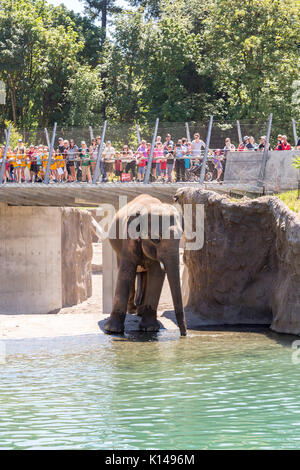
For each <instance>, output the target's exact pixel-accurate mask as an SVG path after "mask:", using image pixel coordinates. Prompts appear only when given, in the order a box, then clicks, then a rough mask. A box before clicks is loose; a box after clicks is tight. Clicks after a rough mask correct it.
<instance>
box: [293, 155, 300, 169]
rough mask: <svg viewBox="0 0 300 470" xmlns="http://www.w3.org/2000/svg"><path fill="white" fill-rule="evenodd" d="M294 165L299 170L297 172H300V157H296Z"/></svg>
mask: <svg viewBox="0 0 300 470" xmlns="http://www.w3.org/2000/svg"><path fill="white" fill-rule="evenodd" d="M292 165H293V167H294V168H297V170H300V156H299V155H296V157H295V158H294V160H293V163H292Z"/></svg>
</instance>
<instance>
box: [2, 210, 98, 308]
mask: <svg viewBox="0 0 300 470" xmlns="http://www.w3.org/2000/svg"><path fill="white" fill-rule="evenodd" d="M90 225H91V216H90V214H89V213H88V212H87V211H80V210H78V209H71V208H68V209H62V208H56V207H24V206H20V207H11V206H7V205H5V204H0V314H35V313H37V314H43V313H50V312H53V311H57V310H59V309H60V308H62V307H64V306H67V305H75V304H77V303H81V302H83V301H84V300H86V299H87V298H88V297H90V296H91V295H92V279H91V261H92V255H93V249H92V239H91V230H90Z"/></svg>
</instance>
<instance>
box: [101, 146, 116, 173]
mask: <svg viewBox="0 0 300 470" xmlns="http://www.w3.org/2000/svg"><path fill="white" fill-rule="evenodd" d="M115 153H116V152H115V149H114V147H112V145H111V141H110V140H108V141H107V142H106V146H105V149H104V150H103V153H102V158H103V159H104V172H105V173H106V178H107V180H108V181H113V179H114V156H115Z"/></svg>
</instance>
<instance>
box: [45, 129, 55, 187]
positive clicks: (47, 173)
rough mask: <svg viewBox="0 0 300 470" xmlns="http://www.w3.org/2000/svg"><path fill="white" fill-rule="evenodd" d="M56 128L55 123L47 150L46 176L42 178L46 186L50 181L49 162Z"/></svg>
mask: <svg viewBox="0 0 300 470" xmlns="http://www.w3.org/2000/svg"><path fill="white" fill-rule="evenodd" d="M56 127H57V123H56V122H55V123H54V127H53V133H52V139H51V144H50V148H49V155H48V161H47V168H46V174H45V178H44V184H48V183H49V179H50V168H51V160H52V154H53V149H54V144H55V135H56ZM48 138H49V137H48Z"/></svg>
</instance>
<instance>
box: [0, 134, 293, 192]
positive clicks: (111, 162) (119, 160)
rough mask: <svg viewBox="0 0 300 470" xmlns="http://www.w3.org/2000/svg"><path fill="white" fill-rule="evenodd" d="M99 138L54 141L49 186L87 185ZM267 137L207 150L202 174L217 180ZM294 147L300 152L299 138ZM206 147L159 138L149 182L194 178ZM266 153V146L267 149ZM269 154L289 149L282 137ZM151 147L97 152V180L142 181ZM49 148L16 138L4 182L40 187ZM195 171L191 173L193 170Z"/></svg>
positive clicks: (195, 140)
mask: <svg viewBox="0 0 300 470" xmlns="http://www.w3.org/2000/svg"><path fill="white" fill-rule="evenodd" d="M100 144H101V137H100V136H98V137H96V138H93V139H92V141H91V144H90V145H87V143H86V142H85V141H82V142H81V143H80V146H78V145H76V143H75V141H74V139H70V140H64V139H63V138H59V139H58V146H57V148H55V149H54V150H53V155H52V158H51V166H50V181H53V182H76V181H82V182H88V183H91V182H92V177H93V175H94V173H95V168H96V162H97V157H98V150H99V146H100ZM265 144H266V136H261V137H260V139H259V143H256V142H255V139H254V137H253V136H245V137H244V138H243V141H242V142H241V143H240V144H239V145H238V147H237V148H236V147H235V146H234V144H233V143H232V142H231V140H230V138H229V137H228V138H226V139H225V146H224V148H223V149H215V150H209V151H208V155H209V158H208V165H207V168H206V170H207V174H209V175H211V177H210V179H214V180H216V181H218V182H220V181H221V179H222V175H223V174H224V167H225V164H226V157H227V154H228V152H233V151H239V152H242V151H263V149H264V148H265ZM296 148H299V149H300V139H299V142H298V145H297V146H296ZM204 149H205V142H204V141H203V140H201V138H200V135H199V133H195V134H194V138H193V140H192V141H188V140H187V139H186V138H185V137H183V138H182V139H178V140H177V142H176V143H175V142H173V140H172V138H171V135H170V134H166V137H165V140H164V141H162V138H161V137H160V136H158V137H157V138H156V143H155V146H154V150H153V155H152V157H153V158H152V162H151V169H150V173H149V175H150V181H161V182H174V181H176V182H183V181H187V180H190V179H189V175H191V174H194V175H195V174H198V175H199V172H198V173H197V169H200V168H201V164H202V160H203V153H204ZM269 149H270V150H271V147H270V145H269ZM274 150H291V145H290V144H289V143H288V141H287V137H286V136H285V135H278V137H277V145H276V147H275V149H274ZM150 153H151V144H150V143H148V142H147V141H146V140H142V141H141V142H140V144H139V145H138V147H137V149H136V150H132V149H130V147H129V146H128V145H124V146H123V148H122V150H121V151H118V150H116V149H115V148H114V147H113V146H112V143H111V142H110V141H107V142H106V143H105V144H104V145H103V147H102V154H101V158H100V179H101V181H102V182H114V181H117V182H118V181H119V182H126V181H139V182H142V181H143V180H144V178H145V174H146V171H147V168H148V162H149V159H150ZM3 155H4V146H2V147H1V148H0V166H1V163H2V159H3ZM48 156H49V148H48V147H47V146H44V145H38V146H34V145H30V146H29V147H28V148H26V147H25V145H24V143H23V141H22V139H19V141H18V145H17V147H16V148H15V149H12V148H10V147H9V148H8V152H7V159H6V164H5V172H4V181H5V182H17V183H21V182H31V183H35V182H42V181H43V180H44V177H45V173H46V169H47V164H48ZM194 170H196V171H194Z"/></svg>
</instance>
